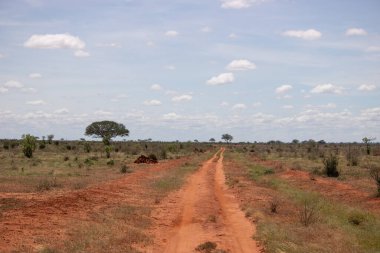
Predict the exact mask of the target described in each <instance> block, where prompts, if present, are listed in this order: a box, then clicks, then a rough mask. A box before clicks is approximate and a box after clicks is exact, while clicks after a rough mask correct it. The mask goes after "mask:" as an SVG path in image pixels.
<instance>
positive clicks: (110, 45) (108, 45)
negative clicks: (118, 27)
mask: <svg viewBox="0 0 380 253" xmlns="http://www.w3.org/2000/svg"><path fill="white" fill-rule="evenodd" d="M97 46H98V47H111V48H121V45H120V44H119V43H116V42H109V43H99V44H97Z"/></svg>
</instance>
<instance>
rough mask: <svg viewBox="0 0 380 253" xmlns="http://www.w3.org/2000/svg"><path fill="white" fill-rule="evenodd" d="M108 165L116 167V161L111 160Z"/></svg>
mask: <svg viewBox="0 0 380 253" xmlns="http://www.w3.org/2000/svg"><path fill="white" fill-rule="evenodd" d="M107 165H109V166H114V165H115V161H114V160H113V159H111V160H109V161H108V162H107Z"/></svg>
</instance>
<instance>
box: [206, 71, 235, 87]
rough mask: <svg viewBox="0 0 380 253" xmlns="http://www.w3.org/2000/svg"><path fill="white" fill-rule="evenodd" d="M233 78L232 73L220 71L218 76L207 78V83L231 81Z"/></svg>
mask: <svg viewBox="0 0 380 253" xmlns="http://www.w3.org/2000/svg"><path fill="white" fill-rule="evenodd" d="M234 80H235V77H234V74H232V73H222V74H220V75H218V76H214V77H212V78H210V79H209V80H207V82H206V83H207V84H208V85H222V84H227V83H232V82H233V81H234Z"/></svg>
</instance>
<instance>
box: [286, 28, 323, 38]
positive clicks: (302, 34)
mask: <svg viewBox="0 0 380 253" xmlns="http://www.w3.org/2000/svg"><path fill="white" fill-rule="evenodd" d="M282 35H283V36H287V37H294V38H299V39H303V40H316V39H319V38H321V37H322V33H321V32H320V31H317V30H314V29H309V30H289V31H285V32H283V33H282Z"/></svg>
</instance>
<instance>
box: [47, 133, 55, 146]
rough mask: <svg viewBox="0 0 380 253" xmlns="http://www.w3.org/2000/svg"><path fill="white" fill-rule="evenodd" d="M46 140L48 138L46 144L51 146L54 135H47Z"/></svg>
mask: <svg viewBox="0 0 380 253" xmlns="http://www.w3.org/2000/svg"><path fill="white" fill-rule="evenodd" d="M47 138H48V143H49V144H52V143H53V139H54V134H49V135H48V136H47Z"/></svg>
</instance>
